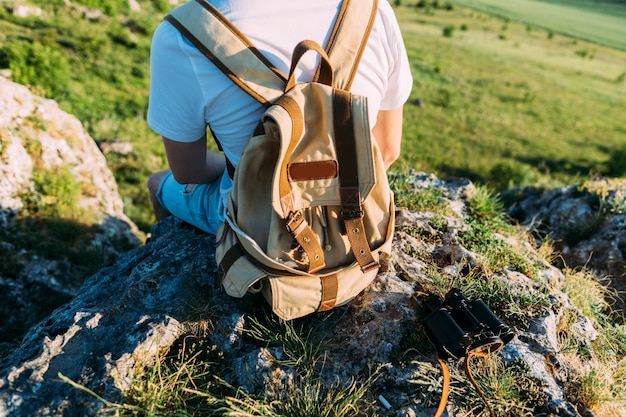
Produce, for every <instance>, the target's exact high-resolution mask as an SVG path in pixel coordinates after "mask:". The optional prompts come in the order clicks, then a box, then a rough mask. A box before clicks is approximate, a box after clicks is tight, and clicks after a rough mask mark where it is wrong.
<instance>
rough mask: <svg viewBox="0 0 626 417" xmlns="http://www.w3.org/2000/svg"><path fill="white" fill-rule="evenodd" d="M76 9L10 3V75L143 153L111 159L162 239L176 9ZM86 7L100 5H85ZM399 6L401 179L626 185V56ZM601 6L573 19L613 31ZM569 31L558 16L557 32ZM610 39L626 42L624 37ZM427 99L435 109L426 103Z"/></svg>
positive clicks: (525, 29)
mask: <svg viewBox="0 0 626 417" xmlns="http://www.w3.org/2000/svg"><path fill="white" fill-rule="evenodd" d="M486 2H487V0H485V3H486ZM62 3H63V2H61V1H53V2H43V1H40V2H37V4H39V5H40V7H42V8H43V10H44V14H43V15H42V16H40V17H37V16H31V17H26V18H21V17H16V16H14V15H13V14H12V13H11V11H10V8H9V7H8V3H5V2H1V3H0V68H10V69H11V70H12V71H13V74H14V77H15V80H16V81H18V82H20V83H24V84H26V85H29V86H31V88H32V89H33V91H35V92H37V93H39V94H42V95H45V96H47V97H50V98H53V99H55V100H57V101H58V102H59V103H60V105H61V107H62V108H63V109H64V110H66V111H68V112H69V113H72V114H74V115H76V116H77V117H78V118H79V119H80V120H81V121H82V122H83V124H84V125H85V127H86V128H87V129H88V131H89V133H90V134H91V135H92V137H93V138H94V140H95V141H96V142H97V143H100V142H104V141H116V140H121V141H126V142H129V143H131V144H132V145H133V151H132V152H131V154H129V155H123V156H121V155H115V154H108V155H106V156H107V160H108V162H109V166H110V167H111V169H112V171H113V173H114V175H115V178H116V180H117V181H118V185H119V187H120V193H121V194H122V197H123V199H124V207H125V211H126V213H127V214H128V215H129V216H130V218H131V219H132V220H133V221H135V222H136V223H137V224H138V225H139V227H140V229H141V230H143V231H148V230H149V228H150V225H151V224H152V223H153V221H154V217H153V215H152V213H151V208H150V204H149V201H148V198H147V191H146V187H145V181H146V179H147V177H148V175H149V174H150V173H151V172H153V171H156V170H160V169H163V168H165V167H166V162H165V154H164V151H163V149H162V144H161V141H160V138H159V137H158V135H157V134H156V133H154V132H153V131H152V130H151V129H150V128H149V127H148V126H147V124H146V122H145V114H146V110H147V102H148V85H149V83H148V77H149V52H150V51H149V49H150V40H151V35H152V32H153V30H154V28H155V27H156V26H157V25H158V24H159V22H160V21H161V19H162V16H163V14H164V12H165V11H166V10H168V9H169V8H171V7H172V6H171V5H168V4H167V2H166V1H157V0H153V1H147V0H140V1H139V4H140V5H141V7H142V10H141V11H140V12H131V11H129V10H128V4H127V3H126V2H120V1H115V2H110V3H107V4H108V6H107V7H106V8H105V9H106V10H105V12H106V14H105V15H103V16H102V17H100V18H99V19H97V20H94V21H90V20H88V19H85V18H84V17H82V14H81V11H80V10H77V9H73V10H67V9H66V8H65V7H64V6H62ZM81 3H82V4H85V5H88V6H89V7H96V6H97V5H98V4H100V3H98V2H97V1H96V0H93V1H91V0H89V1H87V0H85V1H82V2H81V1H77V2H74V4H81ZM397 3H400V4H402V5H401V6H397V13H396V14H397V15H398V17H399V21H400V25H401V29H402V32H403V36H404V39H405V43H406V45H407V51H408V54H409V57H410V60H411V66H412V71H413V75H414V88H413V93H412V95H411V99H410V102H409V103H408V104H407V105H406V106H405V122H404V140H403V147H402V155H401V157H400V160H399V161H398V162H397V163H396V164H395V165H394V166H393V170H395V171H397V172H404V171H406V170H407V168H415V169H418V170H422V171H427V172H432V173H435V174H437V175H438V176H440V177H449V176H463V177H467V178H470V179H471V180H473V181H475V182H479V183H484V184H489V185H490V186H491V187H492V188H493V189H494V190H497V191H502V190H504V189H507V188H509V187H512V186H518V185H528V184H537V183H539V184H543V185H562V184H564V183H572V182H577V181H579V180H580V179H581V177H583V178H584V177H587V176H588V175H590V174H596V173H602V174H607V175H612V176H623V175H626V168H624V167H625V166H626V162H625V160H624V156H625V155H626V127H624V125H623V123H622V119H623V114H622V113H623V111H622V109H623V108H624V107H625V105H626V53H624V52H620V51H617V50H614V49H610V48H607V47H604V46H600V45H599V44H595V43H588V42H585V41H582V40H579V39H580V38H582V35H581V36H578V35H576V36H577V37H574V38H573V37H566V36H561V35H556V36H551V35H553V34H554V33H560V31H559V30H557V28H556V26H555V27H552V26H550V27H548V28H547V29H539V26H540V25H539V23H533V22H530V20H528V21H525V20H523V19H522V18H521V11H520V12H519V14H520V16H515V15H513V14H506V16H505V15H502V16H503V17H494V16H491V15H487V14H482V13H479V12H477V11H474V10H470V9H466V8H461V7H459V6H454V7H449V5H450V4H451V3H446V4H445V5H443V6H439V7H430V6H429V7H421V8H418V7H415V4H414V3H407V2H397ZM433 3H434V2H430V1H425V2H424V4H425V5H429V4H431V5H432V4H433ZM474 3H478V1H469V0H468V2H467V3H463V4H467V5H468V6H469V5H471V4H474ZM500 3H502V4H504V5H510V7H513V6H511V5H526V7H525V10H526V12H528V13H531V12H532V13H535V12H534V10H535V9H537V10H539V9H541V7H548V6H549V7H557V6H558V7H563V6H562V5H559V4H556V5H554V4H550V3H545V2H536V1H533V2H530V1H521V0H518V1H514V2H500ZM531 3H532V4H531ZM438 4H442V3H441V2H439V3H438ZM455 4H456V3H455ZM458 4H461V2H460V1H459V2H458ZM595 4H596V3H595V2H591V0H588V1H586V2H585V1H583V0H580V1H578V2H576V5H577V9H575V10H574V9H572V7H569V6H568V7H569V9H568V10H570V9H572V11H571V13H570V14H564V15H563V16H569V15H575V14H576V13H582V12H580V11H581V10H586V11H585V13H586V14H585V16H587V18H588V19H589V21H590V22H592V21H593V22H595V21H596V20H597V21H602V22H610V21H611V19H612V18H619V16H622V17H623V14H620V13H619V10H623V9H626V8H624V7H623V3H619V2H613V3H611V4H609V2H604V3H602V5H603V6H602V10H604V11H608V12H607V13H604V14H601V15H598V16H596V14H597V13H596V14H589V13H588V9H589V7H591V6H593V7H594V8H595ZM598 4H599V3H598ZM531 6H532V7H531ZM516 7H518V6H516ZM519 7H521V6H519ZM519 7H518V8H519ZM585 8H587V9H585ZM612 8H614V9H612ZM616 10H617V11H616ZM574 12H576V13H574ZM492 13H495V12H493V11H492ZM559 16H560V15H559ZM602 19H608V20H606V21H605V20H602ZM518 20H519V22H518ZM520 22H524V23H520ZM557 23H559V20H558V19H555V18H554V17H553V18H551V19H549V20H548V21H546V23H545V24H546V25H548V24H549V25H557ZM603 25H604V23H603ZM604 26H606V27H607V28H609V29H610V25H608V23H607V24H606V25H604ZM604 26H603V27H604ZM586 27H587V25H578V26H577V27H576V28H577V29H579V30H581V31H582V30H584V29H585V28H586ZM624 27H626V25H624ZM608 32H610V33H615V34H616V35H615V36H616V37H618V38H619V39H622V40H623V39H626V37H625V36H621V35H619V34H620V33H621V32H619V31H612V30H609V31H608ZM418 98H419V99H420V100H421V102H422V103H424V106H423V107H420V106H419V105H417V104H414V103H416V102H417V99H418ZM0 149H1V147H0Z"/></svg>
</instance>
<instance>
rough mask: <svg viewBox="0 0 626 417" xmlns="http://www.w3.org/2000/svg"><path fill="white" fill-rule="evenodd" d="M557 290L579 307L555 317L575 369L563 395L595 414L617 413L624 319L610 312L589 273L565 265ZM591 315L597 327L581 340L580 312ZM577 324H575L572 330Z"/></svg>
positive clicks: (625, 352) (625, 366) (625, 374)
mask: <svg viewBox="0 0 626 417" xmlns="http://www.w3.org/2000/svg"><path fill="white" fill-rule="evenodd" d="M564 273H565V280H564V282H563V284H562V288H561V289H562V290H563V291H564V292H565V293H566V294H568V296H569V297H570V299H571V301H572V303H573V304H574V305H575V306H576V308H578V309H579V311H572V312H571V314H569V315H565V316H564V317H563V318H561V321H560V322H559V324H558V326H559V336H560V340H559V342H560V348H561V350H562V353H563V355H564V357H565V358H566V359H565V360H566V362H567V365H568V366H569V367H571V369H572V370H574V372H573V375H571V376H570V378H569V380H568V384H567V386H566V391H567V395H568V396H569V397H571V398H573V399H574V400H575V402H576V403H577V404H578V405H579V407H580V408H581V409H584V408H588V409H590V410H591V411H593V412H594V413H595V414H596V415H601V416H608V417H612V416H622V415H624V413H626V405H625V404H626V403H625V400H626V388H625V387H626V385H625V384H624V382H626V325H625V324H624V322H623V317H621V316H617V315H615V314H613V313H612V311H611V309H610V306H609V304H608V302H607V301H606V300H607V299H610V297H611V295H610V294H607V288H606V286H604V285H603V284H602V283H601V282H600V281H599V280H598V279H597V278H596V277H595V276H594V275H593V274H592V273H590V272H588V271H585V270H573V269H566V270H565V271H564ZM579 312H582V313H583V314H584V315H585V316H586V317H588V318H590V319H591V320H592V322H591V323H592V325H593V328H594V330H595V331H596V332H597V333H598V334H597V337H596V338H595V340H593V342H592V344H591V346H588V345H586V344H584V343H583V342H582V338H581V335H580V327H579V326H580V315H579ZM577 329H578V330H577Z"/></svg>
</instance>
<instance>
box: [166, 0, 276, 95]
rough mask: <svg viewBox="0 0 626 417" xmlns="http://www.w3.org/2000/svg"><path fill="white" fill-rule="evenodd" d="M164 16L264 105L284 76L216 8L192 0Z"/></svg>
mask: <svg viewBox="0 0 626 417" xmlns="http://www.w3.org/2000/svg"><path fill="white" fill-rule="evenodd" d="M165 19H166V20H167V21H168V22H170V23H171V24H172V25H173V26H174V27H175V28H176V29H178V30H179V31H180V32H181V33H182V35H183V36H184V37H186V38H187V39H188V40H189V41H190V42H191V43H192V44H193V45H194V46H195V47H196V48H198V49H199V50H200V51H201V52H202V53H203V54H204V55H205V56H206V57H207V58H208V59H210V60H211V61H212V62H213V63H214V64H215V65H216V66H217V67H218V68H219V69H220V70H221V71H222V72H223V73H224V74H226V76H227V77H228V78H230V79H231V81H233V82H234V83H235V84H237V85H238V86H239V87H240V88H241V89H243V90H244V91H245V92H246V93H248V94H249V95H250V96H252V97H253V98H254V99H256V100H257V101H259V102H260V103H261V104H263V105H264V106H266V107H268V106H269V105H270V104H271V103H272V102H273V101H274V100H275V99H276V98H278V97H280V96H281V95H282V94H283V92H284V89H285V84H286V82H287V78H286V77H285V75H284V74H282V73H281V72H280V71H279V70H278V68H276V67H275V66H274V65H272V63H271V62H270V61H269V60H268V59H267V58H265V57H264V56H263V54H262V53H261V52H260V51H259V50H258V49H257V48H256V47H255V46H254V45H253V44H252V42H251V41H250V40H249V39H248V38H247V37H246V36H245V35H244V34H243V33H242V32H241V31H239V29H237V28H236V27H235V26H234V25H233V24H232V23H231V22H230V21H229V20H228V19H227V18H226V17H225V16H224V15H223V14H222V13H221V12H220V11H219V10H218V9H216V8H215V7H214V6H213V5H212V4H210V3H208V2H207V1H205V0H192V1H188V2H187V3H185V4H183V5H181V6H179V7H177V8H175V9H174V10H172V11H171V12H170V13H169V14H168V15H167V16H166V17H165Z"/></svg>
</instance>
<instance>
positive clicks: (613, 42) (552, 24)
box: [452, 0, 626, 51]
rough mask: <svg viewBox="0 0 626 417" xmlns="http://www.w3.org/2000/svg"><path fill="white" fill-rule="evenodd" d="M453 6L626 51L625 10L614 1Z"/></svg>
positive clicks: (485, 0) (519, 0) (472, 0)
mask: <svg viewBox="0 0 626 417" xmlns="http://www.w3.org/2000/svg"><path fill="white" fill-rule="evenodd" d="M452 3H454V4H458V5H462V6H464V7H469V8H472V9H475V10H478V11H481V12H486V13H488V14H490V15H496V16H499V17H502V18H505V19H509V20H513V21H517V22H522V23H525V24H530V25H532V26H535V27H540V28H544V29H547V30H550V31H553V32H556V33H562V34H565V35H569V36H572V37H574V38H577V39H582V40H586V41H590V42H595V43H598V44H601V45H606V46H609V47H611V48H616V49H621V50H623V51H626V8H625V7H624V3H623V2H620V1H616V0H613V1H611V0H605V1H597V0H595V1H594V0H578V1H574V2H572V1H566V0H548V1H541V2H537V1H532V0H511V1H507V2H501V1H498V0H456V1H454V0H453V1H452Z"/></svg>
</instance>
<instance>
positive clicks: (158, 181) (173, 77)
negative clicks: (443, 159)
mask: <svg viewBox="0 0 626 417" xmlns="http://www.w3.org/2000/svg"><path fill="white" fill-rule="evenodd" d="M353 1H358V0H353ZM209 2H210V3H211V4H212V5H214V6H215V7H216V8H217V9H218V10H220V12H221V13H222V14H224V15H225V16H226V17H227V18H228V19H229V20H230V21H231V22H232V23H233V24H234V25H235V26H236V27H237V28H238V29H239V30H240V31H241V32H243V33H244V34H245V35H246V37H248V39H250V40H251V41H252V43H253V44H254V45H255V46H256V47H257V48H258V49H259V50H260V51H261V52H262V53H263V55H264V56H265V57H266V58H268V59H269V60H270V61H271V63H272V64H273V65H275V66H276V67H277V68H278V69H279V70H281V71H282V72H283V73H284V74H288V73H289V66H290V64H291V54H292V52H293V49H294V47H295V46H296V44H297V43H298V42H300V41H301V40H303V39H311V40H314V41H316V42H317V43H319V44H320V45H325V44H326V41H327V39H328V37H329V34H330V31H331V29H332V27H333V24H334V21H335V18H336V15H337V12H338V11H339V7H340V5H341V2H340V0H316V1H314V2H312V1H304V0H263V1H261V0H210V1H209ZM316 67H317V57H316V56H315V54H312V53H309V54H306V55H305V56H304V57H303V59H302V60H301V61H300V64H299V66H298V69H297V72H296V76H297V81H309V80H311V78H312V76H313V74H314V73H315V70H316ZM411 86H412V78H411V73H410V68H409V64H408V59H407V56H406V50H405V47H404V44H403V42H402V37H401V34H400V29H399V27H398V23H397V21H396V19H395V16H394V13H393V10H392V8H391V6H390V5H389V3H388V2H387V1H385V0H380V2H379V6H378V13H377V16H376V21H375V23H374V26H373V30H372V33H371V34H370V37H369V40H368V43H367V47H366V48H365V51H364V53H363V56H362V59H361V63H360V65H359V68H358V72H357V74H356V77H355V80H354V83H353V84H352V88H351V91H352V93H354V94H359V95H364V96H367V97H368V107H369V112H370V114H369V117H370V125H371V126H374V127H373V133H374V137H375V139H376V141H377V143H378V145H379V147H380V150H381V153H382V155H383V160H384V162H385V166H386V167H389V166H390V165H391V164H392V163H393V161H395V160H396V159H397V158H398V156H399V153H400V141H401V136H402V106H403V104H404V102H405V101H406V100H407V98H408V96H409V93H410V90H411ZM263 111H264V107H263V106H262V105H261V104H259V103H258V102H256V101H255V100H254V99H253V98H252V97H250V96H249V95H248V94H247V93H245V92H244V91H243V90H241V89H240V88H239V87H238V86H236V85H235V84H234V83H233V82H231V81H230V80H229V79H228V78H227V77H226V76H225V75H224V74H223V73H222V72H221V71H220V70H219V69H218V68H217V67H216V66H215V65H214V64H213V63H211V62H210V61H209V60H208V59H207V58H206V57H205V56H204V55H203V54H202V53H201V52H200V51H198V50H197V49H196V48H195V47H194V46H193V45H192V44H191V43H190V42H188V41H187V40H186V39H185V38H183V36H182V35H181V34H180V33H179V32H178V31H177V30H176V29H175V28H174V27H173V26H171V25H170V24H169V23H168V22H164V23H162V24H161V25H160V26H159V27H158V28H157V30H156V32H155V34H154V38H153V42H152V53H151V89H150V105H149V109H148V123H149V124H150V126H151V127H152V128H153V129H154V130H155V131H156V132H158V133H160V134H161V135H162V136H163V143H164V146H165V151H166V155H167V159H168V162H169V166H170V169H171V171H165V172H159V173H156V174H154V175H152V176H151V177H150V179H149V180H148V188H149V191H150V199H151V201H152V204H153V206H154V210H155V215H156V218H157V220H160V219H162V218H163V217H165V216H168V215H170V214H173V215H174V216H176V217H178V218H180V219H182V220H184V221H186V222H188V223H190V224H193V225H194V226H196V227H198V228H200V229H202V230H204V231H206V232H208V233H213V234H215V233H216V231H217V229H218V227H219V226H220V225H221V224H222V222H223V220H224V208H225V206H226V202H227V198H228V194H229V192H230V190H231V189H232V181H231V179H230V178H229V177H228V174H227V173H226V172H225V166H226V163H225V159H224V156H223V155H221V154H217V153H213V152H210V151H207V135H206V126H207V125H210V126H211V129H212V130H213V132H214V133H215V135H216V136H217V137H218V138H219V140H220V143H221V145H222V147H223V149H224V153H225V154H226V156H227V157H228V159H229V160H230V161H231V162H232V163H233V164H234V165H235V166H236V165H237V163H238V161H239V157H240V156H241V153H242V151H243V148H244V146H245V144H246V142H247V140H248V138H249V137H250V135H251V134H252V132H253V130H254V128H255V127H256V125H257V123H258V122H259V119H260V117H261V115H262V114H263Z"/></svg>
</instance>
